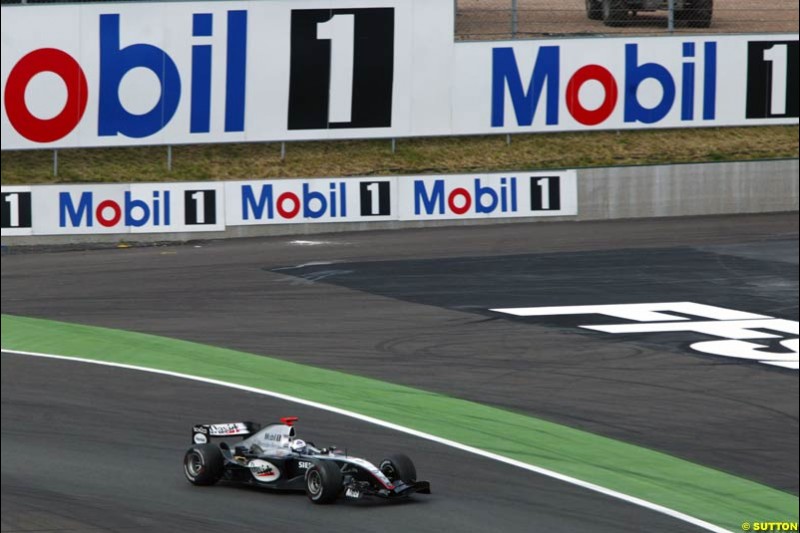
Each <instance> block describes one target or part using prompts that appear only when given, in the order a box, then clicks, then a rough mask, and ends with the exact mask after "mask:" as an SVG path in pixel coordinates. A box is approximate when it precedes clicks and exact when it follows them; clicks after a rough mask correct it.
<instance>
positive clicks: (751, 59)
mask: <svg viewBox="0 0 800 533" xmlns="http://www.w3.org/2000/svg"><path fill="white" fill-rule="evenodd" d="M747 56H748V57H747V118H784V117H797V116H798V92H800V91H799V90H798V81H797V78H798V77H797V75H798V42H797V41H751V42H750V43H748V50H747Z"/></svg>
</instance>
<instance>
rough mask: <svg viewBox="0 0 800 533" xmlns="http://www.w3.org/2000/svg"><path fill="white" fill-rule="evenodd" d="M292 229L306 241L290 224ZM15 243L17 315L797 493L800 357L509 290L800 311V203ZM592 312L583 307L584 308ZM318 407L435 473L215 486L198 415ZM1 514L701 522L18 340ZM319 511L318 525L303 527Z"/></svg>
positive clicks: (476, 522) (538, 524)
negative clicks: (751, 353)
mask: <svg viewBox="0 0 800 533" xmlns="http://www.w3.org/2000/svg"><path fill="white" fill-rule="evenodd" d="M293 241H294V242H293ZM298 241H299V239H296V238H273V239H253V240H239V241H227V242H222V241H219V242H206V243H197V244H190V245H184V246H163V247H146V248H132V249H124V250H95V251H58V252H52V253H38V252H37V253H21V254H17V253H6V254H4V256H3V259H2V287H3V290H2V312H3V313H9V314H18V315H25V316H34V317H43V318H51V319H55V320H63V321H70V322H78V323H85V324H91V325H101V326H108V327H114V328H120V329H128V330H134V331H142V332H148V333H155V334H159V335H165V336H169V337H175V338H182V339H188V340H194V341H199V342H204V343H208V344H215V345H220V346H226V347H231V348H235V349H240V350H244V351H249V352H253V353H260V354H265V355H271V356H276V357H281V358H285V359H290V360H293V361H296V362H301V363H307V364H313V365H316V366H321V367H326V368H331V369H337V370H343V371H346V372H349V373H354V374H360V375H364V376H369V377H375V378H378V379H381V380H384V381H392V382H397V383H402V384H407V385H410V386H414V387H417V388H421V389H426V390H432V391H436V392H442V393H445V394H449V395H453V396H458V397H462V398H466V399H471V400H475V401H479V402H482V403H486V404H490V405H495V406H499V407H503V408H507V409H511V410H514V411H518V412H522V413H526V414H530V415H532V416H538V417H541V418H546V419H549V420H553V421H556V422H560V423H563V424H566V425H570V426H573V427H578V428H580V429H585V430H588V431H592V432H594V433H598V434H602V435H606V436H610V437H613V438H617V439H620V440H624V441H628V442H633V443H635V444H640V445H643V446H646V447H649V448H653V449H657V450H661V451H665V452H667V453H670V454H672V455H676V456H679V457H683V458H687V459H690V460H692V461H694V462H697V463H701V464H704V465H707V466H712V467H715V468H718V469H721V470H724V471H727V472H730V473H733V474H735V475H739V476H742V477H746V478H749V479H753V480H756V481H759V482H761V483H764V484H766V485H769V486H771V487H775V488H778V489H781V490H785V491H788V492H791V493H794V494H797V493H798V402H797V398H798V379H797V372H796V371H790V370H784V369H779V368H771V367H767V366H765V365H761V364H759V363H756V362H750V361H741V360H732V359H727V358H721V357H716V356H709V355H702V354H699V353H696V352H692V351H691V350H689V349H688V348H687V346H688V344H689V343H691V342H694V341H696V340H698V338H695V337H693V336H691V335H690V336H686V335H677V334H660V335H658V336H652V335H649V336H648V335H633V336H626V337H620V336H603V335H601V334H599V333H587V332H585V331H579V330H578V329H577V327H576V324H577V323H578V322H576V321H575V320H574V319H569V320H565V318H566V317H561V318H559V319H558V320H553V319H541V318H537V319H535V320H533V319H515V318H511V317H505V316H501V315H499V314H497V313H492V312H490V311H489V309H491V308H497V307H513V306H551V305H576V304H582V305H585V304H612V303H637V302H665V301H682V300H689V301H695V302H701V303H705V304H709V305H715V306H720V307H726V308H730V309H736V310H739V311H749V312H753V313H763V314H767V315H770V316H775V317H779V318H784V319H789V320H797V318H798V300H797V294H798V266H797V264H798V219H797V215H796V214H785V215H783V214H779V215H759V216H755V215H754V216H739V217H709V218H697V219H681V220H679V219H674V220H673V219H665V220H646V221H637V222H609V223H592V224H576V223H561V224H545V223H537V224H517V225H508V226H481V227H463V228H442V229H427V230H413V231H403V232H371V233H363V234H362V233H359V234H339V235H326V236H314V237H307V238H305V239H303V240H302V241H299V242H298ZM581 323H585V322H581ZM287 414H294V415H298V416H300V417H301V428H302V433H301V434H302V436H304V437H305V438H307V439H308V440H313V441H316V442H317V443H318V444H321V443H331V444H338V445H340V446H348V447H349V448H350V449H351V450H352V451H353V452H354V453H356V454H360V455H363V456H365V457H367V458H371V459H373V460H377V459H379V458H380V457H381V455H382V454H383V453H387V452H392V451H407V452H408V453H409V454H410V455H412V456H413V457H414V459H415V462H416V463H417V469H418V472H419V473H420V477H423V478H427V479H429V480H430V481H431V482H432V487H433V491H434V493H433V494H432V495H431V496H429V497H426V496H422V495H419V496H417V497H415V498H414V499H413V501H409V502H407V503H403V504H400V505H388V506H387V505H375V504H371V503H368V502H357V503H345V504H343V505H336V506H330V507H316V506H314V507H312V506H311V504H309V503H308V502H307V501H306V499H305V497H303V496H300V495H276V494H264V493H262V492H260V491H255V490H246V489H240V488H234V487H224V486H219V487H212V488H197V487H193V486H190V485H189V484H188V483H187V482H186V481H185V480H184V478H183V475H182V471H181V465H180V460H181V456H182V453H183V451H184V449H185V448H186V447H187V446H188V443H189V433H190V432H189V429H190V426H191V425H192V424H193V423H198V422H207V421H219V420H228V419H254V420H259V421H268V420H270V419H274V418H277V417H278V416H284V415H287ZM2 464H3V468H2V509H3V512H2V531H9V532H10V531H34V530H35V531H67V530H68V531H103V530H110V531H122V530H125V531H128V530H132V531H137V530H138V531H151V530H163V531H175V530H187V531H211V530H215V531H216V530H219V529H220V528H223V527H224V528H228V527H235V528H238V529H239V530H242V531H250V530H253V531H255V530H264V529H266V528H282V529H288V528H293V529H297V530H325V531H376V530H384V531H408V530H414V531H449V530H457V531H624V530H629V531H642V530H647V531H681V530H692V529H693V528H691V527H690V526H688V525H686V524H684V523H682V522H679V521H677V520H674V519H671V518H669V517H666V516H663V515H660V514H658V513H655V512H652V511H648V510H645V509H642V508H639V507H635V506H633V505H630V504H626V503H623V502H620V501H617V500H613V499H611V498H607V497H605V496H602V495H599V494H595V493H592V492H589V491H586V490H583V489H580V488H578V487H574V486H571V485H567V484H565V483H562V482H558V481H555V480H552V479H549V478H544V477H541V476H538V475H535V474H532V473H530V472H526V471H522V470H519V469H515V468H514V467H511V466H508V465H503V464H500V463H496V462H492V461H490V460H488V459H483V458H480V457H476V456H472V455H469V454H466V453H464V452H460V451H458V450H454V449H451V448H447V447H444V446H442V445H438V444H435V443H431V442H428V441H424V440H421V439H418V438H415V437H411V436H408V435H404V434H398V433H395V432H391V431H389V430H387V429H383V428H378V427H374V426H370V425H367V424H365V423H363V422H359V421H356V420H353V419H349V418H345V417H341V416H336V415H332V414H330V413H325V412H319V411H315V410H313V409H310V408H307V407H300V406H296V405H293V404H288V403H286V402H282V401H279V400H275V399H270V398H267V397H263V396H255V395H252V394H248V393H245V392H241V391H236V390H230V389H225V388H221V387H216V386H212V385H207V384H201V383H195V382H187V381H183V380H179V379H176V378H169V377H165V376H158V375H153V374H145V373H141V372H135V371H130V370H120V369H114V368H106V367H100V366H95V365H89V364H84V363H77V362H66V361H55V360H41V359H34V358H28V357H25V356H17V355H8V354H4V355H3V356H2ZM299 524H302V527H300V526H299Z"/></svg>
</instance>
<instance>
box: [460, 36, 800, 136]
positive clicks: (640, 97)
mask: <svg viewBox="0 0 800 533" xmlns="http://www.w3.org/2000/svg"><path fill="white" fill-rule="evenodd" d="M799 66H800V61H799V60H798V37H797V35H796V34H795V35H791V34H774V35H714V36H680V37H677V36H676V37H664V36H658V37H640V38H629V37H614V38H600V39H597V38H595V39H585V38H583V39H562V40H536V41H532V40H531V41H512V42H491V43H458V44H457V45H456V47H455V67H454V71H455V74H454V76H455V80H454V84H453V86H454V91H453V109H454V110H455V112H454V113H453V124H452V128H453V131H455V132H459V133H485V132H487V131H494V132H503V133H522V132H548V131H554V132H555V131H574V130H590V129H616V130H620V129H641V128H690V127H703V126H733V125H759V124H797V122H798V94H800V89H799V88H798V67H799ZM476 73H479V74H476Z"/></svg>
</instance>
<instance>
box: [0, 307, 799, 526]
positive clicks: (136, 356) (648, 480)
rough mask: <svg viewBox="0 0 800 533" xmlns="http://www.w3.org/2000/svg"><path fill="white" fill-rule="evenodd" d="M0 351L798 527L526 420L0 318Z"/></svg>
mask: <svg viewBox="0 0 800 533" xmlns="http://www.w3.org/2000/svg"><path fill="white" fill-rule="evenodd" d="M2 347H3V348H5V349H12V350H22V351H31V352H42V353H50V354H58V355H64V356H73V357H82V358H86V359H93V360H97V361H109V362H115V363H123V364H130V365H137V366H143V367H148V368H153V369H160V370H167V371H172V372H180V373H184V374H190V375H193V376H198V377H204V378H210V379H216V380H221V381H227V382H230V383H236V384H239V385H245V386H249V387H256V388H260V389H265V390H269V391H273V392H278V393H281V394H287V395H291V396H296V397H299V398H303V399H306V400H310V401H314V402H319V403H323V404H327V405H331V406H334V407H338V408H341V409H346V410H349V411H354V412H356V413H360V414H363V415H367V416H371V417H375V418H378V419H381V420H385V421H388V422H392V423H395V424H399V425H403V426H406V427H409V428H413V429H416V430H418V431H422V432H425V433H430V434H432V435H436V436H439V437H442V438H445V439H449V440H453V441H456V442H459V443H462V444H465V445H468V446H473V447H476V448H480V449H483V450H487V451H490V452H493V453H496V454H500V455H503V456H506V457H509V458H512V459H516V460H518V461H523V462H525V463H528V464H531V465H535V466H539V467H542V468H547V469H550V470H553V471H556V472H559V473H561V474H565V475H568V476H572V477H575V478H578V479H581V480H584V481H587V482H590V483H594V484H597V485H601V486H603V487H606V488H609V489H612V490H615V491H619V492H622V493H625V494H628V495H631V496H635V497H638V498H641V499H644V500H647V501H650V502H652V503H656V504H659V505H663V506H665V507H669V508H671V509H674V510H676V511H680V512H683V513H686V514H688V515H691V516H694V517H696V518H699V519H702V520H705V521H707V522H711V523H713V524H716V525H718V526H721V527H724V528H728V529H731V530H734V531H736V530H739V529H740V525H741V523H742V522H753V521H790V522H796V521H797V520H798V498H797V497H796V496H794V495H792V494H788V493H786V492H782V491H779V490H776V489H772V488H770V487H767V486H765V485H761V484H759V483H755V482H753V481H749V480H747V479H743V478H741V477H737V476H733V475H730V474H727V473H724V472H721V471H718V470H715V469H712V468H707V467H704V466H700V465H697V464H694V463H691V462H688V461H684V460H682V459H678V458H676V457H672V456H670V455H667V454H665V453H660V452H656V451H653V450H649V449H646V448H642V447H639V446H634V445H631V444H627V443H624V442H620V441H616V440H613V439H609V438H606V437H601V436H598V435H594V434H591V433H587V432H584V431H579V430H576V429H572V428H569V427H566V426H562V425H559V424H554V423H551V422H547V421H544V420H539V419H537V418H533V417H530V416H526V415H522V414H518V413H514V412H509V411H505V410H502V409H497V408H494V407H489V406H486V405H482V404H479V403H475V402H470V401H465V400H461V399H458V398H452V397H448V396H444V395H441V394H434V393H431V392H426V391H422V390H417V389H413V388H409V387H403V386H399V385H394V384H391V383H384V382H381V381H377V380H374V379H369V378H364V377H359V376H354V375H349V374H344V373H341V372H335V371H331V370H324V369H321V368H315V367H311V366H306V365H299V364H295V363H291V362H288V361H283V360H280V359H275V358H270V357H264V356H259V355H253V354H248V353H242V352H237V351H233V350H227V349H223V348H217V347H213V346H207V345H202V344H196V343H191V342H186V341H180V340H174V339H168V338H163V337H157V336H153V335H145V334H141V333H132V332H127V331H120V330H113V329H106V328H98V327H90V326H82V325H76V324H67V323H62V322H54V321H49V320H40V319H33V318H24V317H17V316H9V315H3V316H2Z"/></svg>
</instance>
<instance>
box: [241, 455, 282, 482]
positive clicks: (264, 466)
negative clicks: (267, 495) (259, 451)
mask: <svg viewBox="0 0 800 533" xmlns="http://www.w3.org/2000/svg"><path fill="white" fill-rule="evenodd" d="M247 468H249V469H250V473H251V474H253V477H254V478H256V479H257V480H258V481H262V482H266V483H269V482H271V481H275V480H276V479H278V478H279V477H281V471H280V470H279V469H278V467H277V466H275V465H274V464H272V463H270V462H269V461H265V460H263V459H253V460H252V461H250V462H249V463H247Z"/></svg>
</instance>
